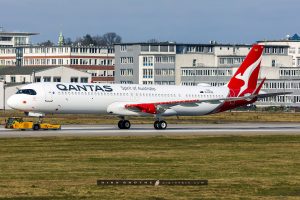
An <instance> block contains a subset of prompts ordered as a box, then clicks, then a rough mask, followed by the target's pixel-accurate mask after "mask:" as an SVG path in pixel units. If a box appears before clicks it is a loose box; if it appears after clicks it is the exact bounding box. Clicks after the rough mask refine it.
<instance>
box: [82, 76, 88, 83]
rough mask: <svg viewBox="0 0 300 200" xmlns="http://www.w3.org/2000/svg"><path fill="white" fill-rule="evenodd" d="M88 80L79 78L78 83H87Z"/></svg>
mask: <svg viewBox="0 0 300 200" xmlns="http://www.w3.org/2000/svg"><path fill="white" fill-rule="evenodd" d="M88 80H89V79H88V78H87V77H81V78H80V82H81V83H87V82H88Z"/></svg>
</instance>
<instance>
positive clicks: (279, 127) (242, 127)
mask: <svg viewBox="0 0 300 200" xmlns="http://www.w3.org/2000/svg"><path fill="white" fill-rule="evenodd" d="M271 134H300V124H296V123H233V124H200V125H195V124H170V125H169V127H168V128H167V129H166V130H155V129H154V128H153V125H150V124H147V125H136V124H134V125H132V128H131V129H129V130H119V129H118V128H117V126H116V125H63V126H62V130H40V131H32V130H26V131H20V130H10V129H5V128H3V127H1V128H0V138H1V137H2V138H3V137H52V136H55V137H60V136H151V135H152V136H156V135H271Z"/></svg>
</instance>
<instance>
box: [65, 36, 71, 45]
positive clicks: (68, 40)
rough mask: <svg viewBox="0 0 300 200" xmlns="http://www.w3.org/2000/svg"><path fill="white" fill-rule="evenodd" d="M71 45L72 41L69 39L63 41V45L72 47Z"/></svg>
mask: <svg viewBox="0 0 300 200" xmlns="http://www.w3.org/2000/svg"><path fill="white" fill-rule="evenodd" d="M72 44H73V42H72V39H71V38H69V37H68V38H66V39H65V45H72Z"/></svg>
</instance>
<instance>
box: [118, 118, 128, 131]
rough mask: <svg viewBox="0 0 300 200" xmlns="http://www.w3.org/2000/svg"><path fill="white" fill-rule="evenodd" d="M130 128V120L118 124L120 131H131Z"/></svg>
mask: <svg viewBox="0 0 300 200" xmlns="http://www.w3.org/2000/svg"><path fill="white" fill-rule="evenodd" d="M130 126H131V124H130V121H128V120H120V121H119V122H118V127H119V129H130Z"/></svg>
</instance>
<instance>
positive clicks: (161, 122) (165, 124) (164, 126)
mask: <svg viewBox="0 0 300 200" xmlns="http://www.w3.org/2000/svg"><path fill="white" fill-rule="evenodd" d="M167 126H168V124H167V122H166V121H164V120H162V121H160V122H159V128H160V129H166V128H167Z"/></svg>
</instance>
